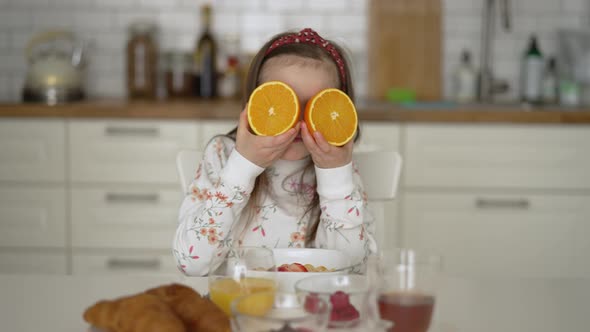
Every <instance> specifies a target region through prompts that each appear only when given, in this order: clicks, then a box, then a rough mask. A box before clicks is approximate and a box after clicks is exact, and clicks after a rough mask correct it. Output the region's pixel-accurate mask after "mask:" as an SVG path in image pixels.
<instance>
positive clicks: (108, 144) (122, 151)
mask: <svg viewBox="0 0 590 332" xmlns="http://www.w3.org/2000/svg"><path fill="white" fill-rule="evenodd" d="M69 133H70V139H69V146H70V150H71V151H70V156H71V169H70V172H71V180H72V181H73V182H119V183H121V182H124V183H132V182H140V183H160V184H161V183H167V184H168V183H173V184H175V185H177V184H178V176H177V172H176V164H175V162H176V154H177V152H178V150H180V149H184V148H189V149H196V148H197V143H198V129H197V123H196V122H191V121H174V122H173V121H164V122H162V121H150V120H142V121H138V120H113V121H71V122H70V123H69Z"/></svg>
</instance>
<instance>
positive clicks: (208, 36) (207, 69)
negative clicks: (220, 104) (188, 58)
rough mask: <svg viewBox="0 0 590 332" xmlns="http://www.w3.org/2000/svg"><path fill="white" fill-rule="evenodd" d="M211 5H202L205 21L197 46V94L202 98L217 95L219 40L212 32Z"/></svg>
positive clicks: (195, 58) (202, 19) (202, 14)
mask: <svg viewBox="0 0 590 332" xmlns="http://www.w3.org/2000/svg"><path fill="white" fill-rule="evenodd" d="M211 15H212V9H211V5H208V4H205V5H203V7H201V21H202V23H203V27H202V31H201V36H200V37H199V39H198V41H197V45H196V48H195V54H194V61H195V70H196V82H195V83H196V84H195V90H196V95H197V96H198V97H201V98H214V97H216V96H217V63H216V61H217V42H216V40H215V38H214V37H213V34H212V33H211Z"/></svg>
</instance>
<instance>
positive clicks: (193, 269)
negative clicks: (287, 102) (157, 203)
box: [173, 136, 264, 276]
mask: <svg viewBox="0 0 590 332" xmlns="http://www.w3.org/2000/svg"><path fill="white" fill-rule="evenodd" d="M234 145H235V144H234V142H233V141H232V140H231V139H229V138H227V137H223V136H218V137H216V138H214V139H213V140H212V141H211V142H210V143H209V144H208V145H207V147H206V148H205V151H204V156H203V160H202V161H201V163H200V165H199V166H198V169H197V171H196V174H195V179H194V180H193V182H192V184H191V185H190V187H189V192H188V193H186V196H185V198H184V200H183V202H182V205H181V207H180V214H179V224H178V227H177V229H176V235H175V237H174V243H173V251H174V257H175V259H176V262H177V265H178V268H179V269H180V270H181V271H182V272H184V273H185V274H187V275H197V276H204V275H207V273H208V272H209V271H208V266H209V261H210V260H211V257H212V256H213V254H214V253H215V252H216V251H217V250H218V249H219V248H222V247H224V246H227V245H228V244H229V243H231V241H232V231H233V230H234V229H235V228H236V224H237V223H238V220H239V216H240V213H241V211H242V209H243V208H244V206H245V205H246V203H247V202H248V198H249V194H250V193H251V191H252V188H253V186H254V180H255V179H256V177H257V176H258V175H259V174H260V173H261V172H262V171H263V170H264V169H263V168H261V167H258V166H257V165H255V164H252V163H251V162H250V161H248V160H247V159H245V158H244V157H242V156H241V155H240V154H239V153H238V152H237V151H235V149H234Z"/></svg>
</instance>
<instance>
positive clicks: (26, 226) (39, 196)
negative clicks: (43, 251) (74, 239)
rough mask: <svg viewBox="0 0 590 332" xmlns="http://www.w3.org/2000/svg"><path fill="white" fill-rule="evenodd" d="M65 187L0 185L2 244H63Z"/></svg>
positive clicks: (64, 233) (11, 245) (59, 245)
mask: <svg viewBox="0 0 590 332" xmlns="http://www.w3.org/2000/svg"><path fill="white" fill-rule="evenodd" d="M65 207H66V192H65V188H64V187H61V186H60V187H56V188H42V187H24V186H19V185H0V216H1V219H0V243H1V244H2V245H1V247H27V248H35V247H36V248H65V247H66V232H67V230H66V227H67V226H66V209H65Z"/></svg>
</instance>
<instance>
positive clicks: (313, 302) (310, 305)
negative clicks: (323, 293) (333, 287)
mask: <svg viewBox="0 0 590 332" xmlns="http://www.w3.org/2000/svg"><path fill="white" fill-rule="evenodd" d="M303 309H305V311H307V312H310V313H312V314H315V313H318V312H319V311H320V298H319V296H318V294H315V293H311V294H309V295H307V296H306V297H305V303H304V304H303Z"/></svg>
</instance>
